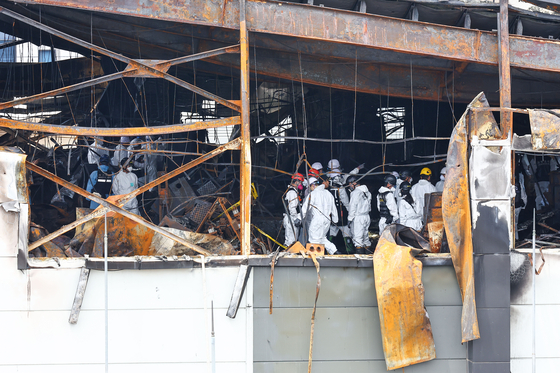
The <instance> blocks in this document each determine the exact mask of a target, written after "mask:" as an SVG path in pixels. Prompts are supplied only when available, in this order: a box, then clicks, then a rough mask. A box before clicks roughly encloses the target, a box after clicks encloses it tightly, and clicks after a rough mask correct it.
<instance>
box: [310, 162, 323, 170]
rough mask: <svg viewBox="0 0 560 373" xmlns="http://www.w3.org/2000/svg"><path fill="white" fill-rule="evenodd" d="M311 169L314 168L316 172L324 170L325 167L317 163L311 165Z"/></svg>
mask: <svg viewBox="0 0 560 373" xmlns="http://www.w3.org/2000/svg"><path fill="white" fill-rule="evenodd" d="M311 168H314V169H316V170H322V169H323V165H322V164H321V162H315V163H313V164H312V165H311Z"/></svg>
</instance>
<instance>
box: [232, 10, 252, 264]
mask: <svg viewBox="0 0 560 373" xmlns="http://www.w3.org/2000/svg"><path fill="white" fill-rule="evenodd" d="M239 4H240V16H239V21H240V25H239V28H240V33H239V39H240V45H241V58H240V64H241V92H240V94H241V139H242V141H241V155H240V158H239V163H240V167H239V168H240V174H241V182H240V191H239V194H240V196H239V202H240V203H239V205H240V207H241V209H240V210H241V215H240V218H241V238H240V243H241V254H242V255H249V254H251V125H250V121H249V120H250V118H251V106H250V95H249V82H250V77H249V74H250V73H251V72H250V71H249V32H248V31H247V20H246V17H245V16H246V4H247V1H246V0H240V2H239ZM226 214H227V212H226Z"/></svg>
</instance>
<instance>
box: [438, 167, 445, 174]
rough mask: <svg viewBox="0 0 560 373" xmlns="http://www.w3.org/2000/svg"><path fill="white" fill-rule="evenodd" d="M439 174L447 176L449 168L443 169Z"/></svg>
mask: <svg viewBox="0 0 560 373" xmlns="http://www.w3.org/2000/svg"><path fill="white" fill-rule="evenodd" d="M439 173H440V174H442V175H447V167H444V168H442V169H441V171H440V172H439Z"/></svg>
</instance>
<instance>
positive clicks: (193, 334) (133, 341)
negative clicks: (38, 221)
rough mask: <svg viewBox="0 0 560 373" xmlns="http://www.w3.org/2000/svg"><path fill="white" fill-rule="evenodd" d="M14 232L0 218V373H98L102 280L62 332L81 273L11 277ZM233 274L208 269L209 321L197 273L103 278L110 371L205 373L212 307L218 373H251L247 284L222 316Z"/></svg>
mask: <svg viewBox="0 0 560 373" xmlns="http://www.w3.org/2000/svg"><path fill="white" fill-rule="evenodd" d="M17 223H18V214H16V213H6V212H4V210H3V209H1V208H0V227H1V229H0V299H1V301H0V325H1V328H2V332H1V333H0V372H2V373H11V372H25V373H35V372H37V373H38V372H41V373H45V372H56V373H66V372H72V373H74V372H77V371H79V372H81V373H90V372H91V373H93V372H104V371H105V366H104V362H105V318H104V305H105V293H104V289H105V285H104V273H103V272H102V271H92V272H91V275H90V278H89V283H88V287H87V290H86V294H85V299H84V303H83V307H82V311H81V313H80V317H79V320H78V323H77V324H76V325H71V324H69V323H68V317H69V315H70V309H71V306H72V302H73V300H74V295H75V292H76V287H77V284H78V277H79V274H80V270H79V269H78V268H74V269H52V268H45V269H32V270H27V271H18V270H17V269H16V268H17V267H16V251H17ZM237 272H238V268H235V267H230V268H207V269H206V287H207V296H206V303H207V306H208V313H207V314H206V315H205V312H204V299H205V296H204V292H203V288H204V287H203V277H202V270H201V269H200V268H195V269H173V270H141V271H133V270H127V271H111V272H109V364H110V366H109V371H110V372H111V373H113V372H115V373H116V372H135V373H141V372H166V373H172V372H189V373H194V372H208V371H209V369H208V368H209V366H208V365H207V364H206V361H207V357H208V355H207V351H209V350H208V349H207V341H208V340H207V338H209V336H210V328H209V326H208V324H207V322H208V323H209V320H210V315H209V312H210V301H211V300H213V301H214V317H215V331H216V360H217V361H218V364H217V372H228V373H236V372H252V367H253V361H252V354H253V343H252V338H253V330H252V325H253V321H252V319H253V314H252V308H251V307H250V305H249V304H248V303H247V299H249V300H252V296H251V295H250V294H252V281H251V280H250V281H249V282H248V285H247V289H246V293H245V297H244V299H243V300H242V303H241V308H240V309H239V312H238V313H237V317H236V318H235V319H230V318H228V317H226V316H225V314H226V310H227V307H228V305H229V301H230V298H231V293H232V289H233V285H234V283H235V279H236V277H237ZM247 294H249V295H250V296H247ZM248 306H249V307H248ZM206 316H208V318H206Z"/></svg>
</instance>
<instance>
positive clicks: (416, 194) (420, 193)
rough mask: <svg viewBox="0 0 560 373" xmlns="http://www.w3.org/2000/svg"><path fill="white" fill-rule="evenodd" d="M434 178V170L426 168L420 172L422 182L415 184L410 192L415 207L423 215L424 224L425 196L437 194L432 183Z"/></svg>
mask: <svg viewBox="0 0 560 373" xmlns="http://www.w3.org/2000/svg"><path fill="white" fill-rule="evenodd" d="M431 177H432V170H430V169H429V168H428V167H424V168H423V169H422V171H420V180H419V181H418V183H416V184H414V186H413V187H412V189H411V190H410V195H412V198H413V199H414V207H416V211H418V213H419V214H420V215H422V223H423V222H424V196H425V195H426V194H430V193H434V192H437V190H436V187H435V186H433V184H432V183H431V182H430V178H431Z"/></svg>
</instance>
